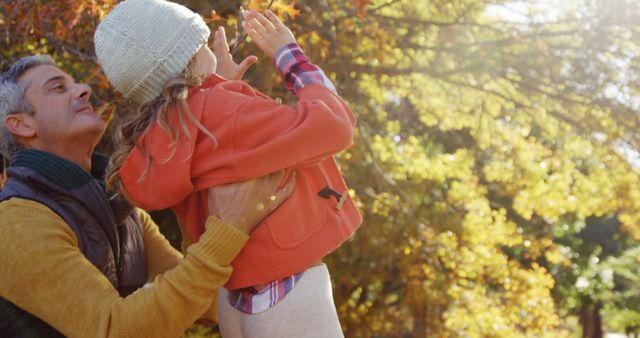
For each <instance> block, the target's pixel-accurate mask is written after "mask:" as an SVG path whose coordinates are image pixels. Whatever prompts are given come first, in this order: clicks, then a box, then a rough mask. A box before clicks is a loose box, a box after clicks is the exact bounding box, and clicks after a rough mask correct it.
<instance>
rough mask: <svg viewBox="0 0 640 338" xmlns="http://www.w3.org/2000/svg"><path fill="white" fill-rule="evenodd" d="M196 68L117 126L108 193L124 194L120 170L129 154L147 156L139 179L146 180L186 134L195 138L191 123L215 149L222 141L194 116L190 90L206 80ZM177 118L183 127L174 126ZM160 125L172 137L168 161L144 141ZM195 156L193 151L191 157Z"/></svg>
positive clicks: (189, 69) (175, 80)
mask: <svg viewBox="0 0 640 338" xmlns="http://www.w3.org/2000/svg"><path fill="white" fill-rule="evenodd" d="M192 69H193V65H192V63H190V64H189V65H188V66H187V68H186V69H185V70H184V72H183V73H182V74H180V76H178V77H177V78H175V79H172V80H170V81H168V82H167V83H166V85H165V86H164V87H163V90H162V93H161V94H160V95H159V96H158V97H157V98H156V99H155V100H153V101H151V102H148V103H145V104H142V105H139V106H138V107H137V108H136V111H135V114H129V115H127V116H126V117H125V118H124V119H123V120H122V122H121V123H120V124H119V125H118V126H117V127H116V131H115V137H114V142H115V151H114V152H113V155H112V156H111V160H110V162H109V167H108V168H107V174H106V183H107V188H108V190H111V191H113V192H115V193H116V194H119V193H122V192H123V191H124V190H123V187H122V179H121V177H120V174H119V171H120V168H122V165H123V164H124V161H125V160H126V159H127V156H129V153H130V152H131V151H132V150H133V149H134V147H135V148H138V149H139V150H140V152H141V153H142V154H144V156H145V158H146V161H147V165H146V168H145V170H144V171H143V172H142V173H141V174H140V177H138V182H140V181H141V180H143V179H144V178H145V177H146V175H147V174H148V173H149V168H150V167H151V161H153V160H160V161H162V162H167V161H169V160H170V159H171V158H172V157H173V156H174V155H175V152H176V148H177V145H178V141H179V139H180V137H181V135H182V134H184V137H187V138H190V137H195V136H193V135H191V133H190V132H189V128H188V125H187V121H190V122H191V123H193V124H195V125H196V126H197V128H198V129H199V130H200V131H202V132H203V133H204V134H205V135H207V136H208V137H209V138H211V140H212V141H213V144H214V148H215V147H217V145H218V142H217V140H216V137H215V136H214V135H213V134H212V133H211V132H210V131H209V130H207V129H206V128H205V127H204V126H203V125H202V124H201V123H200V122H199V121H198V120H197V119H196V118H195V117H194V116H193V114H192V113H191V110H190V109H189V105H188V104H187V97H188V94H189V88H191V87H195V86H199V85H200V84H201V83H202V80H203V78H202V77H199V76H196V75H194V72H193V70H192ZM176 117H177V119H178V121H179V124H178V125H174V124H173V123H170V122H169V121H172V120H174V119H175V118H176ZM155 122H158V124H159V125H160V127H161V128H162V129H164V130H165V131H166V132H167V133H168V134H169V136H170V138H171V143H170V145H169V146H170V147H171V148H172V149H171V153H170V154H169V156H168V157H167V158H165V159H155V158H152V157H151V154H149V152H147V150H146V149H145V146H144V142H143V141H144V140H142V139H140V138H141V137H143V135H145V134H146V133H147V132H148V131H149V129H150V128H151V126H152V125H153V123H155ZM192 155H193V149H192V150H191V153H190V154H189V156H192Z"/></svg>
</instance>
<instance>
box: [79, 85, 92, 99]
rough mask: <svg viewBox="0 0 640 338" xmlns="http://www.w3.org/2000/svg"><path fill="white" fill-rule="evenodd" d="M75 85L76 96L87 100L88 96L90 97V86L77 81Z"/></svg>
mask: <svg viewBox="0 0 640 338" xmlns="http://www.w3.org/2000/svg"><path fill="white" fill-rule="evenodd" d="M77 86H78V87H77V89H76V90H77V91H76V97H77V98H79V99H83V100H86V101H89V98H90V97H91V87H89V86H88V85H86V84H84V83H78V84H77Z"/></svg>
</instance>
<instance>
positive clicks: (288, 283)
mask: <svg viewBox="0 0 640 338" xmlns="http://www.w3.org/2000/svg"><path fill="white" fill-rule="evenodd" d="M274 60H275V63H276V67H277V68H278V71H280V75H282V78H283V79H284V81H285V85H286V87H287V90H289V91H290V92H292V93H293V94H296V93H297V92H298V91H299V90H300V89H302V88H303V87H304V86H307V85H312V84H318V85H323V86H325V87H327V88H328V89H330V90H331V91H333V92H334V93H335V92H336V88H335V87H334V86H333V83H331V81H330V80H329V79H328V78H327V76H326V75H325V74H324V72H323V71H322V69H320V68H318V66H316V65H314V64H312V63H311V62H310V61H309V58H308V57H307V56H306V55H304V52H302V49H300V46H298V44H297V43H292V44H289V45H286V46H284V47H282V48H281V49H280V50H278V52H276V55H275V57H274ZM303 273H304V271H303V272H300V273H297V274H295V275H293V276H289V277H285V278H283V279H280V280H276V281H271V282H269V283H267V284H262V285H255V286H250V287H248V288H243V289H238V290H230V291H229V303H230V304H231V306H233V307H234V308H236V309H238V310H240V311H242V312H244V313H248V314H254V313H260V312H262V311H266V310H268V309H270V308H272V307H273V306H275V305H276V304H278V302H279V301H281V300H282V299H283V298H284V297H285V296H286V295H287V294H288V293H289V292H290V291H291V290H292V289H293V287H294V286H295V285H296V284H297V282H298V280H299V279H300V277H302V274H303Z"/></svg>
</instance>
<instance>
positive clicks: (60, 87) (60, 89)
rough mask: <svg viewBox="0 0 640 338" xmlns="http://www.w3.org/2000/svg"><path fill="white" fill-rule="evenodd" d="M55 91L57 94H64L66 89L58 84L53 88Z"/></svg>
mask: <svg viewBox="0 0 640 338" xmlns="http://www.w3.org/2000/svg"><path fill="white" fill-rule="evenodd" d="M53 90H55V91H57V92H64V91H65V90H66V87H65V86H64V85H63V84H57V85H55V86H53Z"/></svg>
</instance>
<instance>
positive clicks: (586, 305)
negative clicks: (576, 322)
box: [580, 301, 604, 338]
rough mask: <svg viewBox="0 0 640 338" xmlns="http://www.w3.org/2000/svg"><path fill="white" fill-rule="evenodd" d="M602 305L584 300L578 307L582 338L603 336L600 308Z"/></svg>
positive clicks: (599, 337)
mask: <svg viewBox="0 0 640 338" xmlns="http://www.w3.org/2000/svg"><path fill="white" fill-rule="evenodd" d="M601 307H602V306H601V305H600V304H599V303H597V304H592V303H591V302H590V301H584V302H583V303H582V307H581V308H580V324H581V325H582V338H603V337H604V334H603V332H602V318H601V317H600V308H601Z"/></svg>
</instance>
